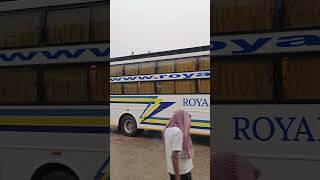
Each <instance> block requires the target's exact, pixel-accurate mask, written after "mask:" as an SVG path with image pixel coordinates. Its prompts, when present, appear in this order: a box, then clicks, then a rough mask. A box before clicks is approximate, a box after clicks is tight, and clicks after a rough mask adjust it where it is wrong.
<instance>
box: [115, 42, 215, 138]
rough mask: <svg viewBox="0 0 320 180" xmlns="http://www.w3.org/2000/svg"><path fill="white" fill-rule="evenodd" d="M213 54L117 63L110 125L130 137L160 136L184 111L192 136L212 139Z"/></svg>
mask: <svg viewBox="0 0 320 180" xmlns="http://www.w3.org/2000/svg"><path fill="white" fill-rule="evenodd" d="M202 49H203V50H202ZM209 55H210V54H209V49H208V48H207V50H205V48H204V47H200V48H190V49H184V50H175V51H170V52H160V53H154V54H147V55H141V56H133V57H124V58H116V59H113V60H111V65H110V83H111V84H110V86H111V90H110V93H111V102H110V103H111V104H110V109H111V116H110V119H111V120H110V125H111V126H112V127H117V128H118V129H119V130H120V131H121V132H122V133H123V134H124V135H127V136H134V135H136V134H137V133H139V132H141V131H142V130H158V131H159V130H162V129H163V128H164V126H165V125H166V124H167V123H168V120H169V119H170V118H171V116H172V115H173V112H174V111H175V110H178V109H184V110H187V111H189V112H190V114H191V115H192V128H191V133H193V134H200V135H209V134H210V133H209V132H210V119H209V116H210V114H209V112H210V95H209V93H210V71H209V70H210V57H209Z"/></svg>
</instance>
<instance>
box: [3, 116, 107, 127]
mask: <svg viewBox="0 0 320 180" xmlns="http://www.w3.org/2000/svg"><path fill="white" fill-rule="evenodd" d="M109 123H110V119H109V118H106V117H85V118H84V117H78V118H77V117H3V116H2V117H0V125H52V126H60V125H63V126H65V125H69V126H104V127H108V126H109Z"/></svg>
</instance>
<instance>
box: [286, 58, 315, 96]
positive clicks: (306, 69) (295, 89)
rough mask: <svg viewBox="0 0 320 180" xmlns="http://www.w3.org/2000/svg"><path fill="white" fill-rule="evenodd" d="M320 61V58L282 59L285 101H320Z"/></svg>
mask: <svg viewBox="0 0 320 180" xmlns="http://www.w3.org/2000/svg"><path fill="white" fill-rule="evenodd" d="M319 60H320V59H319V58H318V57H303V58H301V57H300V58H283V59H282V72H283V74H282V78H283V79H282V81H283V96H284V97H283V98H284V99H285V100H319V99H320V95H319V92H320V84H319V77H320V71H319V66H320V61H319Z"/></svg>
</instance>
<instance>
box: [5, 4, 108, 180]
mask: <svg viewBox="0 0 320 180" xmlns="http://www.w3.org/2000/svg"><path fill="white" fill-rule="evenodd" d="M108 11H109V2H107V1H96V0H73V1H66V0H47V1H39V0H25V1H6V2H3V1H1V2H0V24H1V28H0V180H18V179H19V180H102V179H104V180H105V179H109V174H108V170H109V152H108V151H109V147H108V144H109V142H108V141H109V136H108V134H109V126H108V125H109V122H108V116H109V111H108V106H107V103H108V102H107V100H108V99H109V97H108V94H109V92H108V91H109V85H108V84H109V82H108V79H109V78H108V77H109V70H108V69H109V68H108V66H109V63H108V62H109V51H110V50H109V13H108Z"/></svg>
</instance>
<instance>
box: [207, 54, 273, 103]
mask: <svg viewBox="0 0 320 180" xmlns="http://www.w3.org/2000/svg"><path fill="white" fill-rule="evenodd" d="M213 72H214V75H213V87H214V89H213V91H214V92H213V93H214V100H272V99H273V79H274V77H273V74H274V72H273V62H272V59H236V58H234V59H232V58H231V59H225V60H219V61H218V60H215V61H214V62H213Z"/></svg>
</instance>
